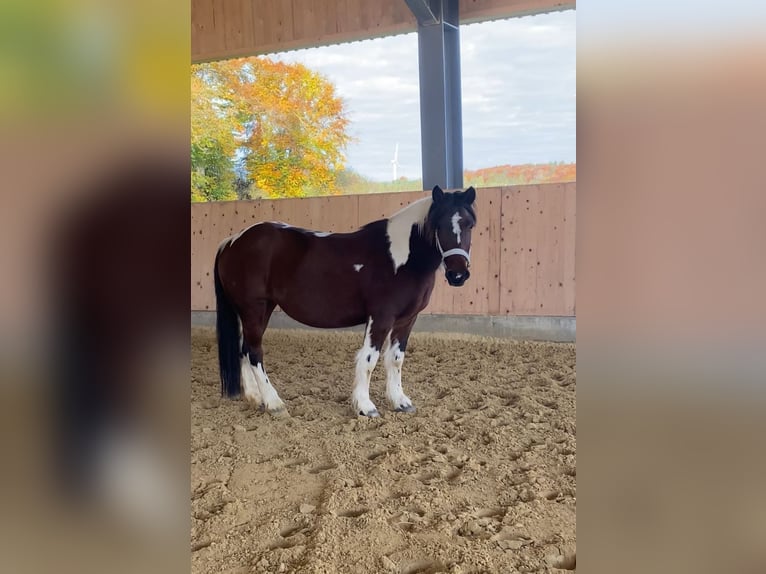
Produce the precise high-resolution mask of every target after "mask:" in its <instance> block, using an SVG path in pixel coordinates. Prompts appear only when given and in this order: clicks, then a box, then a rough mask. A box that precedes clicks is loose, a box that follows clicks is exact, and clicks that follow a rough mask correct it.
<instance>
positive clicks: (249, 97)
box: [192, 58, 349, 199]
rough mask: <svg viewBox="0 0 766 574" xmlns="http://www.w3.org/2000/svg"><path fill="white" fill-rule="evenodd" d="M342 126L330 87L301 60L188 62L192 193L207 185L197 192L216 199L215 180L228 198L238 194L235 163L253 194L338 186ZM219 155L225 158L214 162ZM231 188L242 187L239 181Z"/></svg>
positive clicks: (317, 191)
mask: <svg viewBox="0 0 766 574" xmlns="http://www.w3.org/2000/svg"><path fill="white" fill-rule="evenodd" d="M195 97H196V98H197V99H198V103H197V104H195ZM195 105H196V108H195ZM195 114H196V116H197V122H196V125H197V129H196V131H195ZM347 126H348V119H347V118H346V113H345V109H344V106H343V101H342V100H341V99H340V98H339V97H338V96H337V95H336V93H335V87H334V86H333V85H332V84H331V83H330V82H329V81H327V80H326V79H325V78H323V77H322V76H320V75H319V74H317V73H316V72H313V71H311V70H309V69H308V68H306V67H305V66H303V65H301V64H285V63H282V62H273V61H271V60H268V59H265V58H243V59H239V60H229V61H226V62H215V63H210V64H199V65H196V66H193V67H192V166H193V170H194V169H195V153H196V154H197V160H198V163H197V166H198V168H197V170H196V171H197V173H198V175H197V176H195V175H194V171H193V173H192V190H193V193H194V192H195V191H194V190H195V189H200V190H204V191H201V192H199V195H201V196H203V197H204V198H206V199H213V196H214V195H215V194H216V193H217V192H218V191H217V190H218V189H219V187H226V188H227V190H228V195H227V197H225V198H228V197H232V198H234V197H236V195H237V192H236V191H235V178H236V175H235V172H234V170H233V166H234V163H235V162H236V163H238V164H239V167H240V169H239V170H238V171H239V172H240V173H245V174H246V175H247V177H248V178H249V181H250V182H251V187H252V188H253V193H254V194H255V195H262V196H266V197H300V196H305V195H324V194H335V193H339V191H338V186H337V181H336V179H337V174H338V172H339V171H340V170H342V169H343V167H344V162H345V157H344V154H343V152H344V150H345V146H346V144H347V143H348V141H349V136H348V135H347V134H346V128H347ZM195 146H196V147H195ZM223 156H226V157H228V158H229V161H228V163H226V164H223V163H220V162H219V160H220V158H221V157H223ZM199 166H202V167H201V169H200V168H199ZM224 166H225V167H226V169H223V167H224ZM195 177H197V180H198V181H197V182H196V183H195ZM209 178H212V180H214V181H215V182H216V184H215V185H213V184H212V183H211V181H210V179H209ZM240 179H241V178H240ZM197 183H198V184H199V185H196V184H197ZM205 185H207V186H208V187H207V188H204V186H205ZM195 186H196V187H195ZM236 187H237V189H240V192H241V188H242V182H241V181H237V182H236Z"/></svg>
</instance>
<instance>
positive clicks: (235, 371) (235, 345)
mask: <svg viewBox="0 0 766 574" xmlns="http://www.w3.org/2000/svg"><path fill="white" fill-rule="evenodd" d="M220 255H221V252H220V251H219V252H218V253H217V254H216V256H215V265H214V266H213V277H214V282H215V304H216V311H215V315H216V321H215V327H216V333H217V335H218V367H219V369H220V371H221V394H222V395H225V396H228V397H238V396H239V393H240V376H241V375H240V358H239V355H240V349H241V343H240V340H239V316H238V315H237V310H236V309H235V308H234V305H233V304H232V302H231V300H230V299H229V297H228V296H227V295H226V293H225V292H224V290H223V285H222V284H221V277H220V275H219V274H218V257H219V256H220Z"/></svg>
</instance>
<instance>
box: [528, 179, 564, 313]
mask: <svg viewBox="0 0 766 574" xmlns="http://www.w3.org/2000/svg"><path fill="white" fill-rule="evenodd" d="M538 193H539V196H538V197H539V205H538V207H539V213H536V214H534V215H535V217H536V218H537V219H538V222H537V225H536V227H537V249H538V255H537V259H538V260H537V270H536V271H537V277H536V283H537V294H536V295H537V299H536V301H535V306H536V309H539V310H538V311H537V313H538V314H539V315H564V314H565V312H564V297H563V294H564V291H563V287H564V282H563V281H564V265H563V254H562V249H561V247H562V241H563V237H564V227H563V224H564V186H563V184H554V185H552V186H545V187H543V188H541V189H540V191H539V192H538Z"/></svg>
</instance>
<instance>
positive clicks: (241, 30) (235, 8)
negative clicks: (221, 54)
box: [221, 0, 255, 50]
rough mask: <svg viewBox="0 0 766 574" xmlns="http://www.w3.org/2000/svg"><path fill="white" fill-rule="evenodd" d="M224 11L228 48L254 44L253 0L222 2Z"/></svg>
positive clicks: (226, 44) (240, 47)
mask: <svg viewBox="0 0 766 574" xmlns="http://www.w3.org/2000/svg"><path fill="white" fill-rule="evenodd" d="M221 4H222V6H223V13H224V22H223V24H224V42H225V46H226V49H227V50H241V49H243V48H246V47H248V46H252V45H253V43H254V41H255V38H254V35H253V7H252V6H253V3H252V1H251V0H227V1H226V2H222V3H221Z"/></svg>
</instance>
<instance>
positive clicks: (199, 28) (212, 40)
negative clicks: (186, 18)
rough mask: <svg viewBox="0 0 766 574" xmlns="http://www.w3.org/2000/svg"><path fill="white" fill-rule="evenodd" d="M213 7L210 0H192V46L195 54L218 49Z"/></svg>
mask: <svg viewBox="0 0 766 574" xmlns="http://www.w3.org/2000/svg"><path fill="white" fill-rule="evenodd" d="M214 11H215V8H214V5H213V3H212V2H210V0H192V5H191V14H192V22H193V23H194V24H193V26H192V46H193V51H194V53H196V54H203V55H204V54H206V53H211V52H215V51H217V50H220V49H221V48H222V47H223V46H222V45H219V44H218V39H217V36H216V28H215V14H214Z"/></svg>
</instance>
